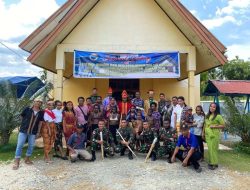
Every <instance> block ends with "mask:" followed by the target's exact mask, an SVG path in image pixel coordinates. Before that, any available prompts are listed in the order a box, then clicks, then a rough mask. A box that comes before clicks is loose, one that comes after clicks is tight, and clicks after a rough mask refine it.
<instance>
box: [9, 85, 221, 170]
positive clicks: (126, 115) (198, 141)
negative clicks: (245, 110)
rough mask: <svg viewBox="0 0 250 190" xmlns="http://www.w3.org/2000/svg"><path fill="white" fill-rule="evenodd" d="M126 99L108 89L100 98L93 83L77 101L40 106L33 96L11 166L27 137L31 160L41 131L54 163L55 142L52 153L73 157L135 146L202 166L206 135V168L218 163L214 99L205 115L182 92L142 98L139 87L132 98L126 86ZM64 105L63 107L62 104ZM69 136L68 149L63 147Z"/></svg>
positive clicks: (218, 122) (47, 156) (109, 153)
mask: <svg viewBox="0 0 250 190" xmlns="http://www.w3.org/2000/svg"><path fill="white" fill-rule="evenodd" d="M121 97H122V100H121V101H119V102H117V101H116V99H115V98H114V97H112V89H111V88H109V89H108V93H107V97H105V99H103V100H102V97H101V96H98V93H97V89H96V88H94V89H93V91H92V94H91V96H90V97H88V98H87V99H86V102H85V98H84V97H79V98H78V100H77V101H78V105H77V106H73V102H72V101H67V102H63V103H62V102H61V101H59V100H57V101H48V102H47V106H46V109H44V110H42V109H41V106H42V101H40V100H35V101H34V103H33V106H32V107H27V108H25V109H24V110H23V112H22V113H21V118H22V124H21V127H20V131H19V135H18V142H17V148H16V154H15V163H14V166H13V169H18V168H19V165H20V158H21V153H22V148H23V146H24V144H25V142H26V141H27V140H28V149H27V152H26V157H25V163H26V164H33V162H32V161H31V160H30V156H31V154H32V151H33V147H34V144H35V139H36V138H37V137H39V136H40V135H41V136H42V137H43V143H44V159H45V161H46V162H47V163H51V158H50V152H51V151H52V149H53V147H54V155H53V156H54V157H58V158H61V159H64V160H68V159H70V160H71V162H75V161H76V160H78V159H85V160H89V161H95V160H96V151H98V150H101V153H102V154H101V155H102V158H105V157H112V156H114V155H115V153H119V154H120V156H124V154H125V152H126V150H127V149H128V158H129V159H131V160H132V159H133V157H134V156H135V155H136V154H135V152H141V153H146V154H147V158H148V157H150V158H151V160H152V161H155V160H156V159H157V158H159V157H164V156H167V161H168V162H169V163H173V162H175V160H176V158H178V159H179V160H180V161H181V162H182V165H183V166H184V167H186V166H188V165H193V167H194V169H195V170H196V171H197V172H201V167H200V165H199V161H200V160H203V159H204V147H203V141H204V140H205V141H206V143H207V145H208V155H209V160H208V163H209V164H208V168H209V169H211V170H214V169H216V168H217V167H218V146H219V139H220V129H222V128H224V121H223V118H222V116H221V115H220V114H219V111H218V110H219V109H218V107H217V105H216V104H215V103H211V105H210V107H209V111H208V113H207V115H205V113H204V111H203V109H202V106H200V105H199V106H197V107H196V108H195V113H193V109H192V107H189V106H187V105H186V104H185V99H184V97H183V96H179V97H176V96H174V97H172V99H171V100H169V99H166V98H165V94H164V93H160V96H159V101H157V100H155V99H154V91H153V90H149V91H148V98H147V99H146V100H143V99H142V98H141V96H140V92H136V93H135V97H134V98H132V99H130V98H129V96H128V94H127V92H126V91H125V90H124V91H123V92H122V94H121ZM62 107H63V108H62ZM63 137H64V138H65V141H66V145H67V151H64V149H63ZM133 155H134V156H133Z"/></svg>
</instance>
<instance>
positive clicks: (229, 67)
mask: <svg viewBox="0 0 250 190" xmlns="http://www.w3.org/2000/svg"><path fill="white" fill-rule="evenodd" d="M220 70H221V72H222V75H223V77H224V78H225V79H226V80H250V61H244V60H242V59H239V57H236V58H235V59H233V60H231V61H229V62H228V63H227V64H225V65H224V66H223V67H221V68H220Z"/></svg>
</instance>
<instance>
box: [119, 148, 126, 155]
mask: <svg viewBox="0 0 250 190" xmlns="http://www.w3.org/2000/svg"><path fill="white" fill-rule="evenodd" d="M125 150H126V148H122V149H121V153H120V156H124V153H125Z"/></svg>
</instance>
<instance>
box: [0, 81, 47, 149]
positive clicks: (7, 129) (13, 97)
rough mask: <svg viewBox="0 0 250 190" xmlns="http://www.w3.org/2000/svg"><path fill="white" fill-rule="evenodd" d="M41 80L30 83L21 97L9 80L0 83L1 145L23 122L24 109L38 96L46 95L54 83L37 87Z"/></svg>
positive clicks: (6, 141)
mask: <svg viewBox="0 0 250 190" xmlns="http://www.w3.org/2000/svg"><path fill="white" fill-rule="evenodd" d="M38 85H39V81H38V80H36V81H34V82H32V83H30V84H29V86H28V87H27V88H26V90H25V92H24V93H23V95H22V97H21V98H17V91H16V88H15V87H14V86H13V85H12V84H11V83H10V82H8V81H4V82H1V84H0V145H5V144H7V143H8V142H9V138H10V135H11V133H12V132H13V130H14V129H16V128H18V127H19V126H20V124H21V119H20V114H21V112H22V111H23V109H24V108H25V107H27V106H29V105H31V103H32V102H33V100H34V99H35V98H36V97H46V96H47V91H48V90H49V89H50V90H51V89H52V85H51V84H50V83H47V84H46V85H45V86H44V87H42V88H40V89H39V90H34V89H37V86H38Z"/></svg>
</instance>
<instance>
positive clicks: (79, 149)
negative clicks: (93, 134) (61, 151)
mask: <svg viewBox="0 0 250 190" xmlns="http://www.w3.org/2000/svg"><path fill="white" fill-rule="evenodd" d="M86 142H87V136H86V134H85V133H83V126H82V125H77V127H76V132H74V133H73V134H72V135H71V136H70V137H69V140H68V141H67V148H68V149H69V156H70V161H71V162H72V163H73V162H75V161H76V160H77V159H78V156H81V157H82V158H84V159H85V160H91V159H92V156H91V154H90V153H89V152H88V151H87V150H85V147H86V146H85V145H86Z"/></svg>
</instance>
